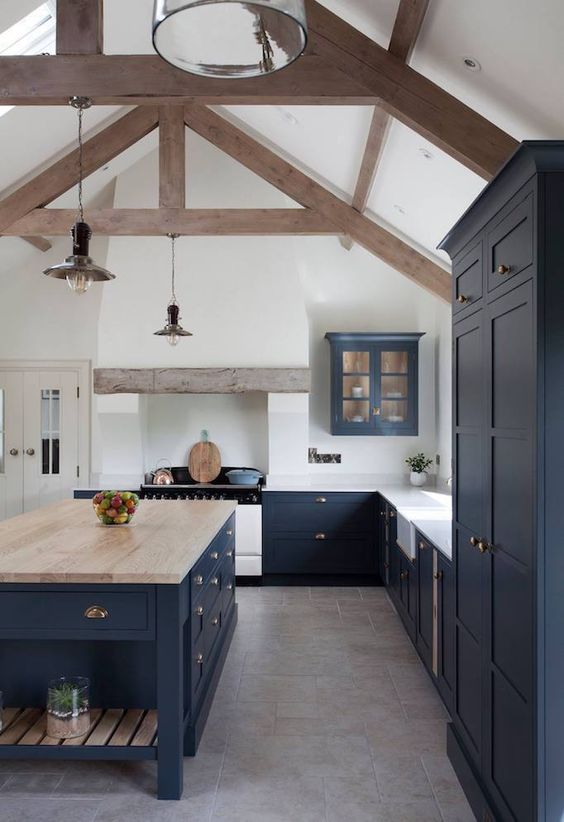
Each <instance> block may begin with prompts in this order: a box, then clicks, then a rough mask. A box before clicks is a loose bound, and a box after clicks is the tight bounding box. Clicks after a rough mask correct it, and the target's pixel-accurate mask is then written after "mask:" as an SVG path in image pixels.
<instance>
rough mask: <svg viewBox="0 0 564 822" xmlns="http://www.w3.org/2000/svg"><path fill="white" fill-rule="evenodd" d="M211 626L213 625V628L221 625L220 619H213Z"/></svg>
mask: <svg viewBox="0 0 564 822" xmlns="http://www.w3.org/2000/svg"><path fill="white" fill-rule="evenodd" d="M211 624H212V625H213V626H216V625H219V618H218V617H214V618H213V619H212V621H211Z"/></svg>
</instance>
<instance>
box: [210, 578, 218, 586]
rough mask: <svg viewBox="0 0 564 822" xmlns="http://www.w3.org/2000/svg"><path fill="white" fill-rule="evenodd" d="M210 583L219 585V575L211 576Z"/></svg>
mask: <svg viewBox="0 0 564 822" xmlns="http://www.w3.org/2000/svg"><path fill="white" fill-rule="evenodd" d="M210 584H211V585H219V577H212V579H210Z"/></svg>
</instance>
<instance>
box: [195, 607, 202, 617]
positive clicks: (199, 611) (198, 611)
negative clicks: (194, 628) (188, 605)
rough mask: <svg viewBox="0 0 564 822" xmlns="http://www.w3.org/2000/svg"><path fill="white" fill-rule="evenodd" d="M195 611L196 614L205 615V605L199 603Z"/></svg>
mask: <svg viewBox="0 0 564 822" xmlns="http://www.w3.org/2000/svg"><path fill="white" fill-rule="evenodd" d="M194 613H195V614H196V616H203V615H204V609H203V607H202V606H201V605H198V607H197V608H196V610H195V611H194Z"/></svg>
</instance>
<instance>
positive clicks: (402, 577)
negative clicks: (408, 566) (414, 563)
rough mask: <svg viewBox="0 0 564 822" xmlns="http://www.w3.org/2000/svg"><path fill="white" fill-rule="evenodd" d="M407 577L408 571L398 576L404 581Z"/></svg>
mask: <svg viewBox="0 0 564 822" xmlns="http://www.w3.org/2000/svg"><path fill="white" fill-rule="evenodd" d="M408 576H409V571H402V572H401V574H400V579H402V580H406V579H407V578H408Z"/></svg>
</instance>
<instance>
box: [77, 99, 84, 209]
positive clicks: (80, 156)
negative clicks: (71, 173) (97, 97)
mask: <svg viewBox="0 0 564 822" xmlns="http://www.w3.org/2000/svg"><path fill="white" fill-rule="evenodd" d="M83 114H84V109H83V108H79V109H78V219H79V222H81V223H83V222H84V207H83V205H82V175H83V152H82V115H83Z"/></svg>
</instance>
